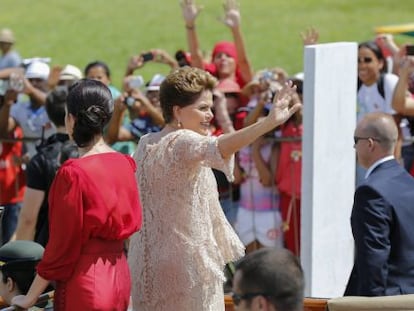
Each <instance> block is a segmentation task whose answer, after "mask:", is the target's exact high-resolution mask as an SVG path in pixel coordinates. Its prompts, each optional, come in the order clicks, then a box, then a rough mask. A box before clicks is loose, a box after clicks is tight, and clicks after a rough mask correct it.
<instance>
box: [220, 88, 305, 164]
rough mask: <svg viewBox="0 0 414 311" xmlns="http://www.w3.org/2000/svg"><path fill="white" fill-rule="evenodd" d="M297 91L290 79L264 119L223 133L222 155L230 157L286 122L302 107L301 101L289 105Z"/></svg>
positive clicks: (277, 95) (221, 139) (221, 142)
mask: <svg viewBox="0 0 414 311" xmlns="http://www.w3.org/2000/svg"><path fill="white" fill-rule="evenodd" d="M295 91H296V87H295V86H293V85H292V82H291V81H289V82H288V83H286V84H285V85H284V87H283V88H282V89H281V90H280V91H279V92H278V93H277V94H276V96H275V99H274V102H273V105H272V108H271V110H270V112H269V114H268V115H267V116H266V117H265V118H264V119H263V120H261V121H259V122H256V123H254V124H252V125H250V126H248V127H245V128H243V129H241V130H238V131H236V132H233V133H228V134H224V135H221V136H220V137H219V138H218V148H219V150H220V153H221V155H222V157H223V158H225V159H226V158H229V157H230V156H231V155H232V154H234V153H235V152H236V151H238V150H240V149H241V148H243V147H244V146H247V145H249V144H251V143H252V142H254V141H255V140H256V139H257V138H258V137H259V136H261V135H263V134H265V133H267V132H269V131H271V130H273V129H274V128H275V127H277V126H279V125H281V124H283V123H285V122H286V121H287V120H288V119H289V118H290V117H291V116H292V115H293V114H294V113H295V112H296V111H298V110H299V109H301V107H302V104H300V103H296V104H294V105H293V106H290V105H289V103H290V99H291V96H292V95H293V94H294V92H295Z"/></svg>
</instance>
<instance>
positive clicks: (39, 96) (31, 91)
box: [23, 78, 47, 105]
mask: <svg viewBox="0 0 414 311" xmlns="http://www.w3.org/2000/svg"><path fill="white" fill-rule="evenodd" d="M23 92H24V93H25V94H27V95H28V96H30V97H31V98H34V99H35V100H36V101H37V102H38V103H40V104H42V105H44V104H46V97H47V93H46V92H43V91H42V90H39V89H37V88H35V87H34V86H33V85H32V84H31V83H30V81H29V80H28V79H26V78H24V90H23Z"/></svg>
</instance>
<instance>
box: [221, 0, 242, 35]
mask: <svg viewBox="0 0 414 311" xmlns="http://www.w3.org/2000/svg"><path fill="white" fill-rule="evenodd" d="M224 14H225V15H224V17H223V18H222V22H223V23H224V24H225V25H227V26H229V27H230V28H236V27H239V26H240V19H241V17H240V9H239V5H238V4H237V2H236V0H226V2H225V3H224Z"/></svg>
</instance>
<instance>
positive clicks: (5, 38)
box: [0, 28, 15, 43]
mask: <svg viewBox="0 0 414 311" xmlns="http://www.w3.org/2000/svg"><path fill="white" fill-rule="evenodd" d="M14 41H15V40H14V35H13V32H12V31H11V30H10V29H7V28H3V29H2V30H1V31H0V42H6V43H14Z"/></svg>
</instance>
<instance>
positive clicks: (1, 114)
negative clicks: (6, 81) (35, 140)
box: [0, 90, 17, 137]
mask: <svg viewBox="0 0 414 311" xmlns="http://www.w3.org/2000/svg"><path fill="white" fill-rule="evenodd" d="M16 100H17V92H16V91H13V90H8V91H7V92H6V94H5V96H4V103H3V105H2V106H1V107H0V137H7V136H8V135H9V134H10V132H11V131H13V130H14V128H15V127H16V126H17V123H16V121H15V120H14V119H13V118H12V117H10V109H11V106H12V105H13V104H14V103H15V101H16Z"/></svg>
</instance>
